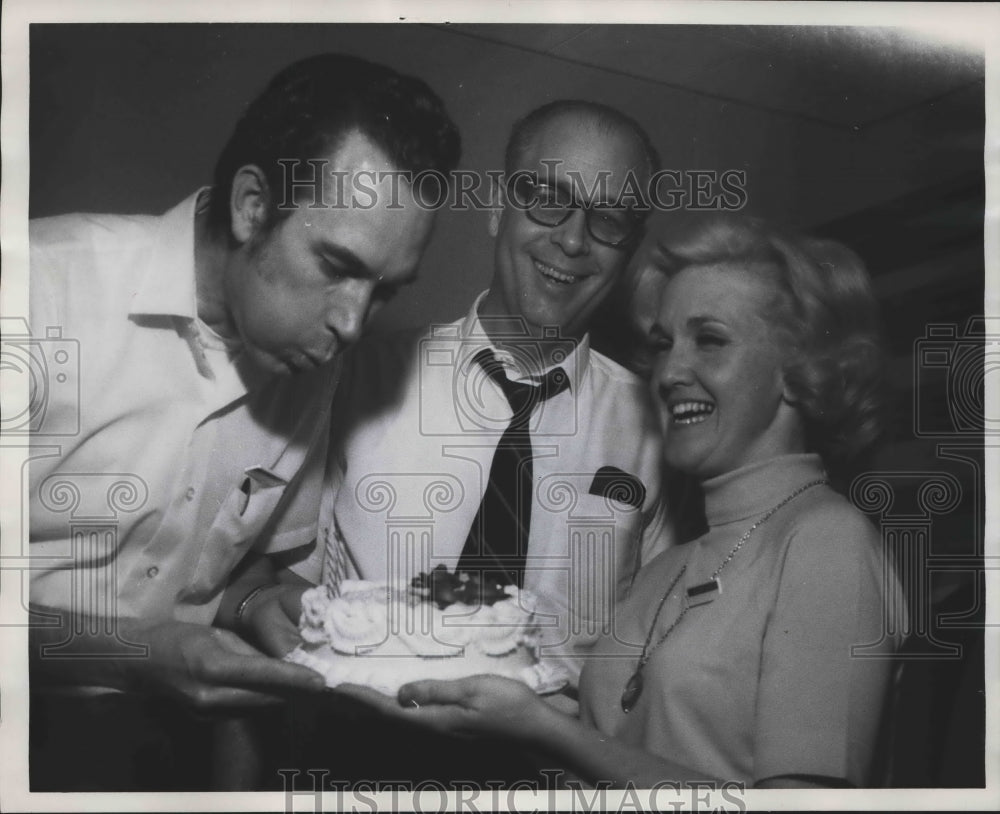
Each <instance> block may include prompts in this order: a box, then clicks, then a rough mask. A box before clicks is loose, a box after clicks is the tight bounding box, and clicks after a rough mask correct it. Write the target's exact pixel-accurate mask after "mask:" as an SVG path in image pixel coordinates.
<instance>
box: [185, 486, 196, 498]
mask: <svg viewBox="0 0 1000 814" xmlns="http://www.w3.org/2000/svg"><path fill="white" fill-rule="evenodd" d="M184 497H185V498H187V499H188V500H194V487H193V486H191V487H189V488H188V490H187V491H186V492H185V493H184Z"/></svg>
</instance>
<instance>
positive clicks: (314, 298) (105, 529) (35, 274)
mask: <svg viewBox="0 0 1000 814" xmlns="http://www.w3.org/2000/svg"><path fill="white" fill-rule="evenodd" d="M458 153H459V137H458V133H457V131H456V129H455V127H454V125H453V123H452V122H451V120H450V119H449V118H448V116H447V114H446V113H445V111H444V109H443V106H442V104H441V102H440V100H439V99H438V98H437V96H436V95H435V94H434V93H433V92H432V91H431V90H430V89H429V88H428V87H427V86H426V85H425V84H424V83H423V82H422V81H420V80H419V79H416V78H413V77H406V76H401V75H399V74H397V73H396V72H394V71H392V70H390V69H388V68H386V67H383V66H380V65H375V64H372V63H369V62H366V61H364V60H361V59H356V58H353V57H346V56H340V55H334V54H327V55H321V56H317V57H313V58H310V59H306V60H303V61H301V62H298V63H295V64H294V65H292V66H290V67H288V68H286V69H285V70H284V71H282V72H281V73H280V74H278V75H277V76H276V77H275V78H274V79H273V80H272V82H271V83H270V84H269V86H268V87H267V88H266V89H265V91H264V92H263V93H262V94H261V95H260V96H259V97H258V98H257V99H256V100H254V101H253V102H252V103H251V104H250V106H249V107H248V109H247V110H246V112H245V113H244V115H243V116H242V118H241V119H240V121H239V122H238V123H237V125H236V128H235V131H234V133H233V135H232V136H231V138H230V140H229V142H228V143H227V145H226V146H225V148H224V150H223V152H222V154H221V156H220V158H219V161H218V164H217V167H216V172H215V178H214V185H213V187H212V188H211V189H208V188H205V189H202V190H200V191H199V192H197V193H196V194H194V195H192V196H191V197H190V198H188V199H187V200H186V201H184V202H183V203H181V204H179V205H178V206H177V207H175V208H174V209H172V210H171V211H169V212H167V213H166V214H165V215H162V216H159V217H150V216H137V217H124V216H114V215H68V216H62V217H55V218H48V219H44V220H40V221H36V222H33V223H32V225H31V234H30V241H31V243H30V249H31V285H30V290H31V291H30V293H31V297H30V299H31V327H32V328H33V330H34V331H35V333H36V334H37V335H44V333H45V332H46V331H47V330H49V329H52V328H58V329H59V330H60V331H61V335H62V337H64V338H66V339H69V340H73V341H75V342H77V343H78V347H79V349H80V360H79V362H80V363H79V366H78V368H77V369H75V370H68V371H67V373H68V375H69V376H70V377H71V379H70V380H69V382H68V383H66V384H65V386H63V387H61V388H60V389H58V390H53V392H52V393H50V394H49V402H48V405H47V410H48V412H47V414H46V425H45V431H46V433H53V434H54V435H55V436H58V438H57V443H54V444H53V445H52V446H51V447H40V448H38V450H37V451H35V452H34V453H33V460H32V463H31V469H30V496H29V497H30V511H31V528H30V540H31V556H32V561H33V571H32V583H31V602H32V608H33V610H34V611H35V612H37V613H38V614H41V615H40V616H39V617H37V618H38V619H40V620H41V621H42V622H47V623H48V624H39V625H37V626H34V627H32V629H31V648H32V651H31V655H32V678H33V681H34V682H36V683H42V682H53V683H70V684H77V685H99V686H103V687H112V688H119V689H125V690H128V689H134V688H143V689H151V690H153V691H154V692H166V693H169V694H172V695H175V696H180V697H182V698H185V699H187V700H189V701H193V702H194V703H196V704H197V705H203V706H211V705H218V704H242V703H254V702H259V701H263V700H267V699H268V698H269V697H270V695H269V691H273V690H274V689H276V688H280V687H285V688H288V687H293V688H294V687H298V688H303V689H318V688H320V687H322V680H321V679H319V677H318V676H317V675H316V674H315V673H313V672H312V671H309V670H305V669H302V668H299V667H297V666H295V665H291V664H286V663H282V662H280V661H277V660H274V659H270V658H265V657H264V656H263V655H262V654H261V653H260V652H259V651H258V650H256V649H255V648H254V647H252V646H250V645H249V644H248V643H247V642H246V641H245V640H244V639H243V638H241V637H240V636H238V635H235V634H234V633H233V632H231V631H229V630H224V629H221V627H219V626H213V624H212V623H213V621H216V622H217V623H218V624H219V625H222V626H225V627H229V628H232V629H234V630H238V631H240V632H246V624H247V622H248V620H249V619H250V618H251V617H256V618H258V619H262V620H266V621H273V619H274V618H275V615H279V616H282V617H284V612H283V610H282V608H283V607H285V606H286V605H288V606H290V607H291V606H294V605H295V604H297V594H296V593H295V592H296V589H295V588H285V587H282V586H276V585H274V584H273V580H272V579H271V578H270V572H269V568H268V566H267V561H266V558H264V557H263V556H262V555H263V554H265V553H267V552H275V551H282V550H285V549H289V548H295V547H297V546H300V545H302V544H305V543H308V542H309V540H310V539H312V538H314V537H315V535H316V517H317V513H318V500H319V492H320V480H321V477H322V470H323V461H322V458H323V456H324V454H325V450H326V442H327V439H326V431H327V427H328V421H327V420H326V419H327V411H328V408H329V403H330V399H331V397H332V394H333V391H334V388H335V386H336V379H337V375H338V369H337V364H336V362H335V361H334V360H335V359H336V358H337V356H338V354H339V353H340V351H341V350H343V348H344V347H345V346H347V345H349V344H351V343H353V342H354V341H355V340H356V339H357V338H358V336H359V335H360V332H361V329H362V326H363V325H364V323H365V321H366V320H367V319H368V318H369V317H370V316H371V314H372V313H373V312H374V311H375V310H376V309H377V308H378V307H379V304H380V303H382V302H384V301H385V300H387V299H388V298H389V297H391V296H392V295H393V294H394V293H395V292H396V291H397V290H398V289H399V288H400V287H402V286H404V285H406V284H407V283H409V282H410V281H412V280H413V278H414V275H415V274H416V271H417V265H418V263H419V261H420V257H421V254H422V252H423V250H424V248H425V246H426V244H427V241H428V239H429V236H430V232H431V226H432V219H433V213H431V212H430V211H428V210H427V209H426V208H425V207H422V206H419V205H418V204H417V202H416V201H415V200H414V199H413V196H412V194H411V190H410V187H409V186H408V184H407V183H406V182H405V180H404V181H403V182H401V183H400V182H398V179H397V180H393V182H392V184H390V181H389V180H388V179H386V180H385V182H384V183H382V182H378V181H377V179H378V177H379V176H378V173H380V172H383V171H384V172H387V173H391V172H396V171H410V172H414V173H415V172H420V171H422V170H428V169H430V170H435V171H437V172H439V173H448V172H449V171H450V170H451V169H453V168H454V166H455V164H456V163H457V160H458ZM358 173H364V174H365V177H366V179H367V180H366V186H367V187H369V188H373V189H374V191H375V203H374V206H368V207H365V208H360V207H353V206H350V205H347V206H337V207H334V206H322V205H321V206H313V205H312V204H313V203H314V202H315V200H316V198H317V192H318V193H319V198H320V201H321V203H322V202H323V201H328V202H331V201H335V200H339V199H338V198H337V196H338V195H341V196H342V195H343V192H344V190H343V189H335V188H334V187H335V186H336V185H335V184H334V183H333V181H332V180H331V179H334V178H341V179H347V181H348V182H350V180H351V179H353V178H354V177H355V176H356V175H357V174H358ZM310 177H312V178H320V179H322V184H323V187H322V188H317V187H316V186H315V185H310V184H308V183H303V178H307V179H308V178H310ZM372 179H375V180H372ZM310 187H311V188H310ZM347 189H348V190H349V189H350V186H348V187H347ZM368 202H370V201H367V200H366V203H368ZM76 392H78V393H79V401H78V408H77V403H76V402H75V401H74V400H73V399H65V400H60V394H72V393H76ZM245 563H250V564H249V566H247V567H246V568H245V569H244V570H245V574H244V575H243V576H241V577H240V578H239V579H237V580H236V582H235V589H236V590H240V589H242V591H243V592H242V594H241V595H233V592H232V591H231V592H230V594H229V595H228V597H227V600H226V601H223V592H224V589H225V587H226V585H227V582H228V581H229V580H230V578H231V577H232V574H233V572H234V570H235V569H237V568H238V567H243V564H245ZM289 594H292V596H291V598H290V599H289ZM251 611H252V613H251ZM285 622H286V624H287V625H288V626H291V622H290V621H289V620H287V618H285Z"/></svg>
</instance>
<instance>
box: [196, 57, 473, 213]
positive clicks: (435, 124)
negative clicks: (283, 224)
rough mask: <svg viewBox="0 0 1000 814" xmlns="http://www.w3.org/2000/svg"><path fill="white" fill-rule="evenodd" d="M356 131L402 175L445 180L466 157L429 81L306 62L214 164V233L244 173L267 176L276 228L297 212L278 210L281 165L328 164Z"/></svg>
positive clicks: (247, 116) (343, 61)
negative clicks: (252, 169) (249, 169)
mask: <svg viewBox="0 0 1000 814" xmlns="http://www.w3.org/2000/svg"><path fill="white" fill-rule="evenodd" d="M355 130H356V131H359V132H361V133H363V134H364V135H365V136H367V137H368V138H370V139H371V140H372V141H373V142H374V143H375V144H376V145H377V146H378V147H379V148H381V149H382V150H383V151H384V152H385V154H386V156H387V157H388V158H389V160H390V161H391V162H392V163H393V164H394V165H395V168H396V169H400V170H406V171H410V172H413V173H418V172H421V171H424V170H432V171H436V172H439V173H442V174H444V175H447V174H448V173H450V172H451V171H452V170H453V169H454V168H455V165H456V164H457V163H458V159H459V155H460V153H461V139H460V137H459V134H458V128H457V127H456V126H455V124H454V122H452V120H451V119H450V118H449V116H448V114H447V112H446V111H445V109H444V104H443V103H442V102H441V99H440V98H438V96H437V94H435V93H434V91H432V90H431V89H430V87H428V85H427V84H426V83H425V82H424V81H423V80H421V79H418V78H417V77H414V76H405V75H403V74H400V73H397V72H396V71H394V70H392V69H391V68H387V67H386V66H384V65H378V64H376V63H373V62H368V61H367V60H364V59H359V58H358V57H352V56H346V55H343V54H319V55H317V56H313V57H308V58H306V59H303V60H300V61H299V62H296V63H294V64H292V65H290V66H288V67H287V68H285V69H284V70H283V71H281V72H280V73H279V74H278V75H277V76H275V77H274V79H272V80H271V82H270V84H268V86H267V87H266V88H265V89H264V92H263V93H261V94H260V96H258V97H257V98H256V99H254V100H253V101H252V102H251V103H250V105H249V106H248V107H247V109H246V111H245V112H244V113H243V115H242V116H241V117H240V119H239V121H238V122H237V123H236V128H235V130H234V131H233V134H232V135H231V136H230V137H229V141H228V142H226V146H225V147H224V148H223V150H222V153H221V154H220V155H219V159H218V161H217V162H216V165H215V175H214V188H213V193H212V199H211V204H210V209H209V223H210V225H211V227H212V229H213V230H216V231H224V232H228V230H229V225H230V224H229V197H230V191H231V189H232V182H233V177H234V175H235V174H236V171H237V170H238V169H239V168H240V167H243V166H246V165H248V164H253V165H255V166H257V167H259V168H260V169H261V170H262V171H263V173H264V176H265V178H266V179H267V183H268V186H269V188H270V193H271V194H270V196H269V211H268V218H267V222H266V226H267V227H268V228H272V227H273V226H274V225H276V224H277V223H278V222H280V221H281V220H283V219H284V218H286V217H288V215H289V214H290V213H291V211H292V210H291V209H289V208H282V209H278V203H279V202H280V201H281V200H282V195H283V192H284V190H283V189H282V185H283V184H284V182H285V178H284V168H283V167H282V166H280V165H279V164H278V161H279V159H286V160H287V159H292V160H297V161H300V162H304V161H306V160H308V159H310V158H313V159H315V158H323V157H324V156H328V155H329V154H330V153H332V152H333V151H334V150H335V149H336V147H337V146H338V144H339V142H340V141H341V140H342V139H343V138H344V136H345V135H347V134H348V133H350V132H352V131H355ZM302 170H305V171H307V172H311V171H312V170H311V168H309V167H308V166H306V167H303V168H302ZM302 170H300V172H302Z"/></svg>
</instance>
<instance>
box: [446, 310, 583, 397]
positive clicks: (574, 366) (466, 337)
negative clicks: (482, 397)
mask: <svg viewBox="0 0 1000 814" xmlns="http://www.w3.org/2000/svg"><path fill="white" fill-rule="evenodd" d="M487 294H489V290H487V291H484V292H482V293H481V294H480V295H479V296H478V297H476V301H475V302H474V303H472V307H471V308H470V309H469V311H468V313H466V315H465V317H464V318H463V319H462V322H461V323H460V325H459V328H458V337H459V339H460V340H461V346H460V349H459V355H458V365H459V370H460V371H461V372H462V374H463V375H467V374H468V372H469V367H470V366H471V365H473V364H475V362H474V361H473V357H475V355H476V354H477V353H478V352H479V351H480V350H482V349H483V348H489V349H491V350H492V351H493V353H494V354H495V355H496V357H497V359H499V360H500V362H501V363H502V364H503V365H504V367H505V368H506V370H507V371H508V376H509V378H511V379H512V380H525V379H534V380H537V379H538V378H539V377H541V376H543V375H544V374H545V373H547V372H548V371H550V370H552V369H553V368H556V367H561V368H562V369H563V370H564V371H565V373H566V376H567V378H568V380H569V390H570V391H571V392H574V393H575V392H576V388H577V384H578V382H579V381H580V380H581V378H582V377H583V375H584V372H585V371H586V369H587V365H588V364H589V363H590V336H589V334H585V335H584V336H583V338H582V339H579V340H575V339H570V338H566V339H554V340H552V341H555V342H560V343H563V344H565V351H566V356H565V358H563V359H562V360H561V361H559V362H554V363H552V364H550V365H548V366H547V367H544V368H542V369H541V370H523V369H522V366H521V365H519V364H518V359H517V358H515V356H514V355H513V354H511V353H509V352H508V351H506V350H504V349H502V348H497V347H496V345H494V344H493V342H492V341H491V340H490V338H489V336H488V335H487V334H486V329H485V328H484V327H483V323H482V321H481V320H480V319H479V304H480V303H481V302H482V301H483V300H484V299H485V297H486V295H487ZM541 341H546V340H541Z"/></svg>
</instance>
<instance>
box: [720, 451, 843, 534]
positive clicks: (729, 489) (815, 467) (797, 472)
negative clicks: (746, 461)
mask: <svg viewBox="0 0 1000 814" xmlns="http://www.w3.org/2000/svg"><path fill="white" fill-rule="evenodd" d="M824 477H826V472H825V471H824V469H823V463H822V461H821V460H820V458H819V456H818V455H815V454H811V453H801V454H794V455H781V456H779V457H777V458H771V459H770V460H767V461H762V462H760V463H755V464H750V465H749V466H744V467H742V468H740V469H735V470H733V471H732V472H727V473H726V474H724V475H719V476H718V477H715V478H709V479H708V480H706V481H705V482H704V483H703V484H702V486H703V488H704V490H705V519H706V520H707V521H708V525H709V526H720V525H724V524H726V523H733V522H736V521H737V520H745V519H747V518H750V517H754V516H755V515H758V514H761V513H762V512H766V511H767V510H768V509H770V508H771V507H772V506H775V505H776V504H778V503H780V502H781V501H782V500H784V499H785V498H786V497H788V496H789V495H790V494H791V493H792V492H794V491H795V490H796V489H798V488H799V487H800V486H803V485H805V484H806V483H808V482H809V481H813V480H816V479H817V478H824Z"/></svg>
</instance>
